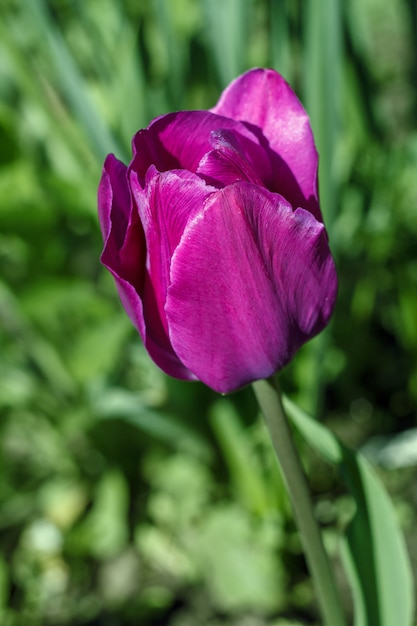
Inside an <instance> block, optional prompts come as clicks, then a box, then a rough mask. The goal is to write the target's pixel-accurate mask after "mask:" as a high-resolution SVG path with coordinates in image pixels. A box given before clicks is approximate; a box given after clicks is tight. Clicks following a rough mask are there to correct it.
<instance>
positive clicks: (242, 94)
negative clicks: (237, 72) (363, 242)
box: [211, 69, 322, 220]
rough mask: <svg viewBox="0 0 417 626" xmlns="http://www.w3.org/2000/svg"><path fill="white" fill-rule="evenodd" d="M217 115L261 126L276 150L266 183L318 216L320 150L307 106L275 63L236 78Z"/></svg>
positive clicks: (319, 216)
mask: <svg viewBox="0 0 417 626" xmlns="http://www.w3.org/2000/svg"><path fill="white" fill-rule="evenodd" d="M211 111H212V112H213V113H216V114H217V115H223V116H225V117H230V118H232V119H234V120H239V121H242V122H246V123H247V124H249V125H250V128H251V129H252V130H253V126H255V127H257V128H259V129H260V130H261V131H262V134H263V135H264V137H265V138H266V140H267V142H268V144H269V148H270V150H271V151H272V152H273V153H274V154H275V158H274V161H275V163H274V169H275V172H274V179H271V180H270V181H268V182H267V184H266V187H267V188H268V189H271V190H273V191H276V192H278V193H280V194H282V195H283V196H284V197H285V198H287V199H288V200H289V201H290V202H291V204H292V205H293V208H297V207H298V206H303V207H304V208H306V209H308V210H309V211H311V212H312V213H313V214H314V215H315V216H316V217H317V218H318V219H320V220H321V219H322V218H321V213H320V208H319V204H318V188H317V166H318V155H317V151H316V148H315V145H314V138H313V133H312V130H311V126H310V122H309V119H308V116H307V113H306V111H305V110H304V108H303V106H302V105H301V103H300V101H299V100H298V98H297V96H296V95H295V93H294V92H293V90H292V89H291V87H290V86H289V85H288V84H287V82H286V81H285V80H284V78H282V76H280V75H279V74H278V73H277V72H275V71H274V70H270V69H253V70H250V71H249V72H246V74H243V75H242V76H239V77H238V78H236V80H234V81H233V82H232V83H231V84H230V85H229V86H228V87H227V88H226V89H225V90H224V92H223V93H222V95H221V97H220V99H219V102H218V103H217V104H216V106H215V107H213V108H212V109H211Z"/></svg>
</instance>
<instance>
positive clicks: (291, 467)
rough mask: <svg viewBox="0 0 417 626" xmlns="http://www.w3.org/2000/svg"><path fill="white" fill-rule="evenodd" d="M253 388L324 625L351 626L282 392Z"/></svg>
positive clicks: (267, 386) (268, 383)
mask: <svg viewBox="0 0 417 626" xmlns="http://www.w3.org/2000/svg"><path fill="white" fill-rule="evenodd" d="M252 386H253V389H254V392H255V396H256V398H257V400H258V403H259V406H260V408H261V410H262V413H263V415H264V417H265V421H266V425H267V427H268V430H269V434H270V436H271V439H272V443H273V446H274V448H275V452H276V455H277V457H278V462H279V465H280V466H281V469H282V472H283V475H284V480H285V483H286V485H287V489H288V493H289V496H290V500H291V504H292V507H293V511H294V518H295V521H296V523H297V526H298V529H299V532H300V536H301V541H302V544H303V548H304V552H305V555H306V560H307V564H308V567H309V570H310V574H311V577H312V580H313V585H314V587H315V591H316V596H317V601H318V605H319V607H320V610H321V614H322V618H323V620H324V625H325V626H347V622H346V619H345V616H344V613H343V611H342V606H341V602H340V596H339V592H338V589H337V587H336V584H335V579H334V574H333V572H332V569H331V567H330V563H329V559H328V557H327V554H326V551H325V549H324V545H323V540H322V536H321V533H320V530H319V527H318V524H317V521H316V519H315V517H314V513H313V503H312V500H311V495H310V490H309V487H308V485H307V479H306V476H305V473H304V470H303V468H302V465H301V461H300V458H299V456H298V452H297V450H296V448H295V445H294V441H293V437H292V432H291V429H290V425H289V422H288V418H287V416H286V414H285V411H284V407H283V406H282V401H281V395H280V391H279V389H278V386H277V384H276V383H275V381H273V380H272V379H269V380H258V381H256V382H255V383H253V385H252Z"/></svg>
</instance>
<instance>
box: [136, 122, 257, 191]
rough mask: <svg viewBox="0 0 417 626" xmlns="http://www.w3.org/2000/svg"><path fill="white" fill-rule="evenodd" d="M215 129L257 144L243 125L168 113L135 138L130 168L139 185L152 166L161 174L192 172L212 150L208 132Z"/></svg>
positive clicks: (252, 135)
mask: <svg viewBox="0 0 417 626" xmlns="http://www.w3.org/2000/svg"><path fill="white" fill-rule="evenodd" d="M218 129H226V130H233V131H235V132H236V133H240V134H241V135H242V136H243V137H246V138H247V139H249V140H250V141H252V142H253V143H255V144H256V143H258V140H257V139H256V137H255V136H254V134H253V133H252V132H251V131H250V130H249V129H248V128H246V126H245V125H244V124H240V123H239V122H236V121H235V120H232V119H227V118H225V117H222V116H220V115H214V114H213V113H210V112H209V111H180V112H178V113H169V114H168V115H163V116H162V117H159V118H157V119H156V120H154V121H153V122H152V123H151V124H150V125H149V127H148V128H146V129H144V130H141V131H139V132H138V133H137V134H136V135H135V137H134V138H133V154H134V158H133V161H132V163H131V165H130V169H132V170H134V171H135V172H136V173H137V174H138V180H139V182H140V183H141V184H142V186H143V184H144V182H143V181H144V179H145V176H146V172H147V171H148V168H149V167H150V166H151V165H154V166H155V167H156V169H157V170H159V171H160V172H164V171H168V170H173V169H186V170H189V171H190V172H195V171H196V170H197V167H198V164H199V163H200V160H201V159H202V157H203V156H204V155H205V154H206V152H209V151H210V150H211V149H212V146H211V144H210V138H211V133H212V132H213V131H216V130H218Z"/></svg>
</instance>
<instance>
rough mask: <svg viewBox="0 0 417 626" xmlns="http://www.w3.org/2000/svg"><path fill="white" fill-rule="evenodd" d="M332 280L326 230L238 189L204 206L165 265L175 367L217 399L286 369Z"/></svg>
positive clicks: (259, 194)
mask: <svg viewBox="0 0 417 626" xmlns="http://www.w3.org/2000/svg"><path fill="white" fill-rule="evenodd" d="M336 288H337V279H336V273H335V269H334V264H333V260H332V258H331V255H330V251H329V248H328V245H327V236H326V233H325V230H324V227H323V225H322V224H321V223H320V222H318V221H317V220H316V219H315V218H314V217H313V216H312V215H311V214H310V213H309V212H307V211H304V210H300V211H296V212H294V211H293V209H292V207H291V206H290V205H289V204H288V203H287V202H286V201H285V200H284V199H283V198H282V197H281V196H279V195H278V194H273V193H270V192H268V191H267V190H266V189H264V188H261V187H258V186H255V185H252V184H250V183H246V182H243V183H237V184H235V185H231V186H229V187H226V188H225V189H222V190H219V191H216V192H215V193H213V194H212V195H211V196H210V197H208V198H207V200H206V203H205V210H204V212H203V213H199V214H198V215H197V216H196V218H195V219H194V220H193V221H192V222H191V223H190V224H189V225H188V227H187V228H186V230H185V232H184V235H183V237H182V239H181V242H180V244H179V245H178V247H177V249H176V251H175V253H174V255H173V258H172V262H171V284H170V286H169V288H168V296H167V300H166V305H165V310H166V315H167V319H168V325H169V328H170V337H171V342H172V346H173V348H174V350H175V352H176V354H177V355H178V356H179V358H180V359H181V361H182V362H183V363H184V364H185V365H186V366H187V367H188V368H189V369H190V370H191V371H192V372H194V374H195V375H196V376H197V377H198V378H199V379H200V380H202V381H203V382H204V383H206V384H207V385H209V386H210V387H212V388H213V389H215V390H216V391H219V392H230V391H233V390H235V389H237V388H239V387H241V386H243V385H245V384H247V383H249V382H252V381H253V380H256V379H259V378H265V377H267V376H270V375H271V374H272V373H274V372H275V371H277V370H278V369H279V368H281V367H283V366H284V365H285V364H286V363H287V362H288V361H289V360H290V359H291V357H292V356H293V355H294V353H295V352H296V350H297V349H298V348H299V347H300V346H301V345H302V344H303V343H304V342H305V341H306V340H307V339H309V338H311V337H312V336H313V335H315V334H316V333H317V332H319V331H320V330H321V329H322V328H323V327H324V326H325V324H326V323H327V321H328V319H329V317H330V315H331V312H332V309H333V305H334V302H335V297H336Z"/></svg>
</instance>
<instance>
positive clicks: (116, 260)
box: [98, 155, 195, 380]
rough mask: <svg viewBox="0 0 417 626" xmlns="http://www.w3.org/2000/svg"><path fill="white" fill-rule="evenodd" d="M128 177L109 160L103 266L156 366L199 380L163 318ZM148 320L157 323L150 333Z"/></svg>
mask: <svg viewBox="0 0 417 626" xmlns="http://www.w3.org/2000/svg"><path fill="white" fill-rule="evenodd" d="M126 175H127V168H126V167H125V166H124V165H123V163H120V161H118V160H117V159H116V158H115V157H113V156H112V155H110V156H109V157H107V159H106V162H105V166H104V169H103V174H102V178H101V181H100V186H99V194H98V196H99V216H100V222H101V225H102V231H103V237H104V238H105V245H104V250H103V253H102V255H101V261H102V263H103V265H105V266H106V267H107V268H108V269H109V270H110V272H111V273H112V274H113V276H114V279H115V281H116V285H117V290H118V292H119V296H120V299H121V301H122V304H123V307H124V308H125V310H126V313H127V314H128V316H129V317H130V319H131V320H132V323H133V324H134V326H135V327H136V328H137V330H138V331H139V334H140V335H141V337H142V340H143V342H144V344H145V346H146V348H147V350H148V352H149V354H150V355H151V356H152V358H153V360H154V361H155V363H156V364H157V365H159V367H161V369H163V370H164V371H165V372H167V373H168V374H170V375H171V376H175V377H176V378H182V379H187V380H193V379H195V376H194V375H193V374H192V373H191V372H190V371H188V370H187V368H186V367H184V365H183V364H182V363H181V361H180V360H179V359H178V357H177V356H176V354H175V352H174V351H173V349H172V346H171V343H170V341H169V338H168V336H167V334H166V329H165V328H164V327H163V325H162V323H161V320H160V318H159V316H158V315H159V313H158V306H157V303H156V302H155V295H154V292H153V290H152V289H151V288H150V285H149V279H148V277H147V274H146V271H145V267H146V265H145V264H146V241H145V233H144V230H143V227H142V224H141V221H140V219H139V214H138V212H137V210H136V206H133V204H132V199H131V194H130V189H129V186H128V181H127V178H126ZM144 302H146V306H144V305H143V303H144ZM144 309H145V311H146V314H145V312H144ZM153 311H155V312H156V314H155V315H153V314H152V312H153ZM148 318H151V320H152V323H151V325H150V328H148Z"/></svg>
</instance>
